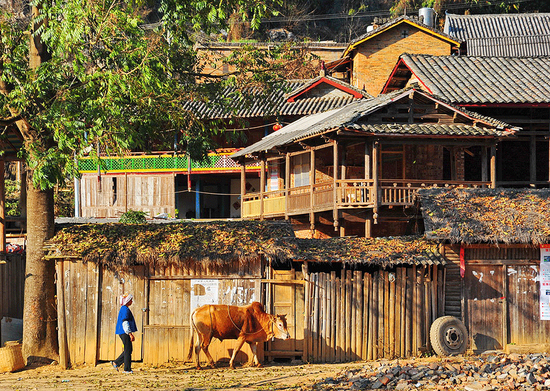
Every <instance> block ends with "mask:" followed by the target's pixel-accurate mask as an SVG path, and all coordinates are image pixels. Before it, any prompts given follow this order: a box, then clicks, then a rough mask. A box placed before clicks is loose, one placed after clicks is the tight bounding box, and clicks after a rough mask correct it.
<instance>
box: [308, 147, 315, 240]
mask: <svg viewBox="0 0 550 391" xmlns="http://www.w3.org/2000/svg"><path fill="white" fill-rule="evenodd" d="M309 160H310V164H309V229H310V231H311V238H312V239H313V238H315V214H314V213H313V203H314V199H315V198H314V194H313V192H314V191H315V186H314V185H315V149H314V148H311V150H310V152H309Z"/></svg>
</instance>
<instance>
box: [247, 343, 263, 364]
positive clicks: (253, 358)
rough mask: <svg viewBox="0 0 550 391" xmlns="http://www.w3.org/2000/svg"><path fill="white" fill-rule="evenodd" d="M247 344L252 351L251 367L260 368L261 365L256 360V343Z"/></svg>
mask: <svg viewBox="0 0 550 391" xmlns="http://www.w3.org/2000/svg"><path fill="white" fill-rule="evenodd" d="M248 344H249V345H250V350H252V365H255V366H257V367H258V368H261V367H262V364H260V361H259V360H258V342H249V343H248Z"/></svg>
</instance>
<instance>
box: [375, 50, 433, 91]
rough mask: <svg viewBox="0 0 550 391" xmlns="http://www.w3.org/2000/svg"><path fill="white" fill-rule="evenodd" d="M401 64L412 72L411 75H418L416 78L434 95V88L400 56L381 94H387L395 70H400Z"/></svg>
mask: <svg viewBox="0 0 550 391" xmlns="http://www.w3.org/2000/svg"><path fill="white" fill-rule="evenodd" d="M401 64H403V65H404V66H405V67H406V68H407V69H408V70H409V71H410V72H411V75H414V76H416V79H417V80H418V81H419V82H420V84H422V85H423V86H424V88H425V89H426V91H428V92H429V93H430V94H432V95H433V92H432V90H431V89H430V88H429V87H428V86H427V85H426V84H425V83H424V82H423V81H422V80H421V79H420V78H419V77H418V76H417V75H416V73H414V72H413V70H412V69H411V68H410V67H409V66H408V65H407V64H406V63H405V61H403V59H402V58H400V59H399V61H397V64H395V66H394V67H393V70H392V72H391V74H390V77H388V80H386V84H384V88H382V92H381V94H387V89H388V87H389V84H390V82H391V79H392V77H393V75H395V72H397V70H398V68H399V66H400V65H401Z"/></svg>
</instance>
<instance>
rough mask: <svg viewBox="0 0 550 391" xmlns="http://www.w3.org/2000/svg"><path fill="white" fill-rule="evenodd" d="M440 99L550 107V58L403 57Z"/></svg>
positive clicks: (453, 101)
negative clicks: (534, 104)
mask: <svg viewBox="0 0 550 391" xmlns="http://www.w3.org/2000/svg"><path fill="white" fill-rule="evenodd" d="M401 59H402V60H403V62H404V64H405V65H406V66H407V67H408V68H409V69H410V70H411V71H412V72H413V73H414V74H415V75H416V76H417V77H418V78H419V79H420V80H421V81H422V83H423V84H424V85H425V86H426V87H427V88H428V89H429V92H430V93H432V94H433V95H434V96H436V97H437V98H439V99H443V100H444V101H447V102H452V103H456V104H502V103H550V77H549V69H550V57H473V56H429V55H421V54H403V55H402V56H401Z"/></svg>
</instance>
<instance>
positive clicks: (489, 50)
mask: <svg viewBox="0 0 550 391" xmlns="http://www.w3.org/2000/svg"><path fill="white" fill-rule="evenodd" d="M466 46H467V52H468V55H469V56H495V57H505V56H512V57H537V56H550V34H548V35H526V36H517V37H489V38H473V39H468V40H466Z"/></svg>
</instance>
